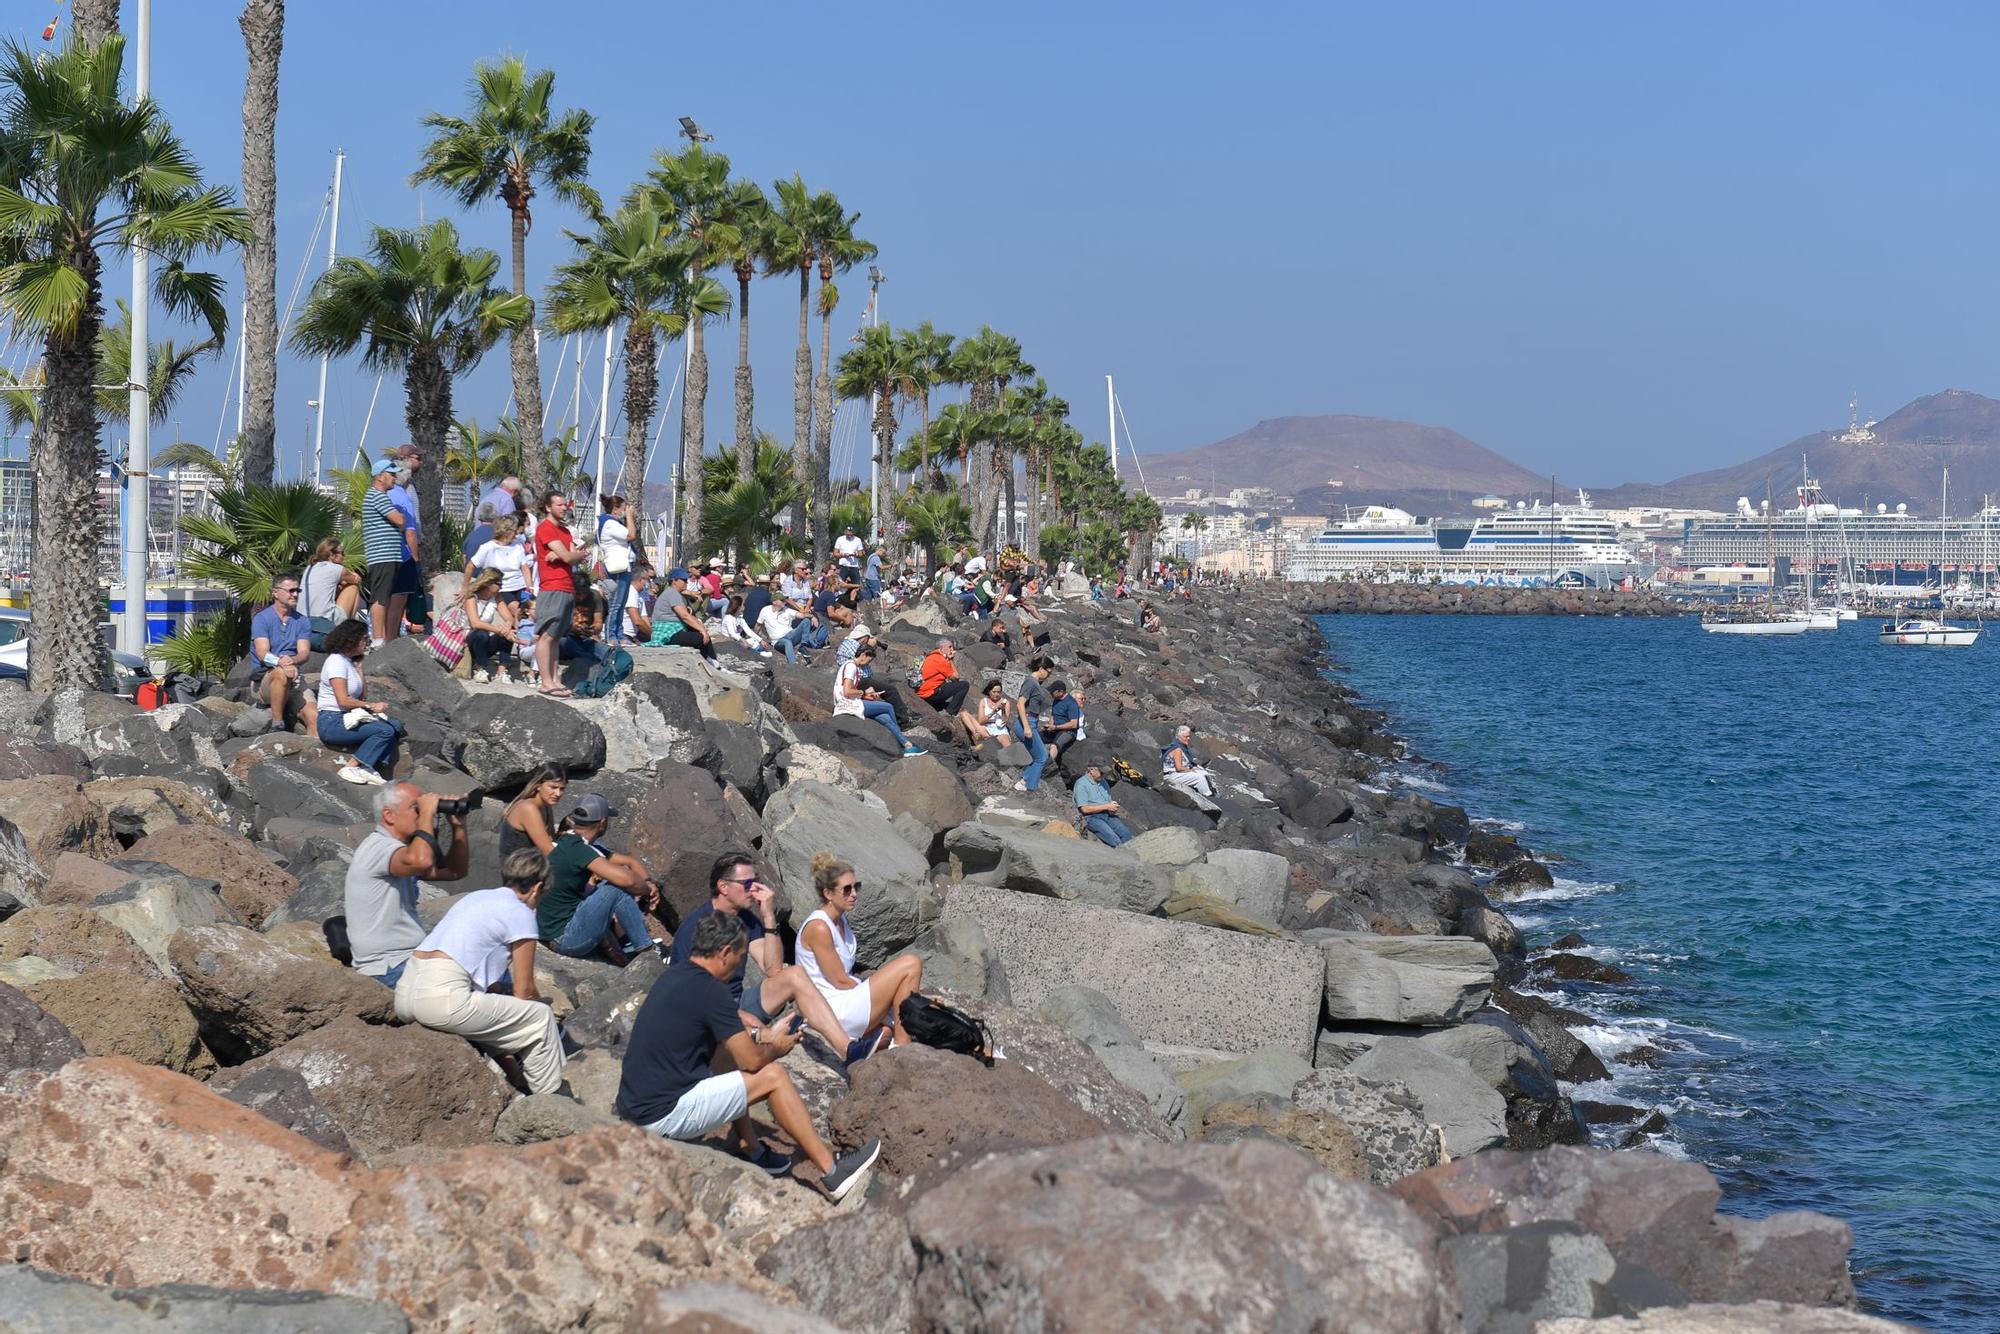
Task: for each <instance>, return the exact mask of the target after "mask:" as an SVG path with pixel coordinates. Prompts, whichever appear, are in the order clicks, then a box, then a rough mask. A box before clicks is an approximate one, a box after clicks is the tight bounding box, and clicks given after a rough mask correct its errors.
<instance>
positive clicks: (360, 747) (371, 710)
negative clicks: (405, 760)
mask: <svg viewBox="0 0 2000 1334" xmlns="http://www.w3.org/2000/svg"><path fill="white" fill-rule="evenodd" d="M367 656H368V622H366V621H342V622H341V623H340V624H339V625H336V626H334V627H333V629H331V630H329V631H327V633H326V661H325V662H323V663H321V664H320V669H319V701H318V703H319V724H318V728H319V739H320V740H321V741H322V742H324V743H325V744H326V745H329V746H338V747H342V748H346V747H349V746H351V747H353V748H354V754H353V755H351V756H350V757H349V758H348V760H347V763H346V764H344V765H342V766H341V769H340V776H341V777H342V778H344V779H346V780H347V781H348V782H350V783H363V784H367V783H381V782H385V781H387V779H388V776H389V774H390V772H391V771H392V770H393V769H395V767H396V748H397V747H398V746H399V745H401V744H402V740H403V725H402V724H401V723H399V722H397V721H396V720H395V719H394V718H391V717H389V716H388V713H389V706H388V705H387V704H380V703H369V702H367V701H365V700H363V699H362V698H361V697H362V696H363V695H364V694H366V693H367V691H368V683H367V681H366V680H364V679H363V677H362V675H361V660H362V659H363V658H365V657H367ZM350 714H351V715H354V718H353V721H352V722H351V723H350V722H349V721H348V718H349V715H350Z"/></svg>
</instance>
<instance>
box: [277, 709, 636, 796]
mask: <svg viewBox="0 0 2000 1334" xmlns="http://www.w3.org/2000/svg"><path fill="white" fill-rule="evenodd" d="M452 722H453V724H454V726H455V727H456V729H457V737H458V742H457V754H456V755H454V756H453V757H452V758H453V759H454V761H455V762H456V763H457V765H458V767H459V768H461V769H463V770H464V771H465V772H466V773H468V774H471V775H472V777H473V780H474V781H475V782H477V783H478V784H479V785H480V786H481V787H484V788H510V787H518V786H519V785H520V784H522V783H525V782H526V781H527V780H528V775H529V774H531V773H533V772H534V771H535V770H536V769H538V768H540V767H541V766H542V765H544V764H559V765H561V766H562V767H563V768H565V769H567V770H569V771H570V772H571V773H590V772H593V771H594V770H597V769H599V768H602V767H603V765H604V733H603V732H602V731H601V730H599V728H598V726H597V724H596V723H594V722H592V721H591V720H590V719H588V718H586V717H584V716H583V714H581V713H580V712H578V711H577V710H575V709H573V708H571V707H570V706H569V705H567V704H565V703H563V702H562V701H561V700H554V699H544V698H542V697H541V696H539V695H508V694H501V693H498V692H495V693H492V694H478V695H474V696H473V697H472V698H471V699H470V700H469V701H468V702H467V703H466V704H465V705H464V706H463V707H462V708H460V709H459V710H458V711H457V712H456V713H454V714H453V715H452ZM258 767H259V768H261V767H262V766H261V765H260V766H258Z"/></svg>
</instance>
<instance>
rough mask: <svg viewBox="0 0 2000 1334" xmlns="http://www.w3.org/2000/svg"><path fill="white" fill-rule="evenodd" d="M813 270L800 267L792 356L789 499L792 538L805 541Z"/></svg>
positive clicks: (809, 486) (809, 488)
mask: <svg viewBox="0 0 2000 1334" xmlns="http://www.w3.org/2000/svg"><path fill="white" fill-rule="evenodd" d="M812 370H813V359H812V269H811V268H810V267H808V266H801V267H800V269H799V350H798V355H797V356H796V357H794V358H793V359H792V476H793V477H794V478H795V479H797V481H798V484H799V494H798V499H796V500H794V501H793V502H792V537H793V538H794V539H795V540H797V541H801V542H802V541H804V540H805V534H806V500H807V499H808V497H810V496H811V495H812V474H813V466H812V465H813V452H812V448H813V447H812Z"/></svg>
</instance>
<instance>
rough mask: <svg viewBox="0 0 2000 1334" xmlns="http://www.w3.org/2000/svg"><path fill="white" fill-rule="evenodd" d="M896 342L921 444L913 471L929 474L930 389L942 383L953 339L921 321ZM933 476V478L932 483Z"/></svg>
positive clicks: (949, 363)
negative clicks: (914, 404) (914, 402)
mask: <svg viewBox="0 0 2000 1334" xmlns="http://www.w3.org/2000/svg"><path fill="white" fill-rule="evenodd" d="M896 341H897V342H898V343H900V344H901V345H902V348H903V386H904V393H905V394H906V395H907V396H908V397H910V398H912V399H914V400H916V404H917V430H918V435H917V439H918V440H919V441H920V442H922V444H921V445H920V447H919V449H918V451H917V456H918V457H917V468H918V469H920V470H923V471H930V470H931V460H930V449H929V440H928V437H929V435H930V429H931V390H933V389H935V388H937V387H938V386H939V385H941V384H943V383H944V382H945V378H946V373H947V372H948V370H949V369H950V366H951V352H952V344H953V343H954V342H955V341H956V340H955V339H954V338H953V337H952V336H951V335H950V334H948V333H941V332H939V331H938V330H937V329H935V328H933V327H931V322H930V321H929V320H925V321H924V322H923V323H922V324H919V325H918V326H917V327H916V328H914V329H904V330H902V331H901V332H900V333H898V334H897V335H896ZM936 476H937V475H936V474H934V475H933V479H934V480H935V478H936Z"/></svg>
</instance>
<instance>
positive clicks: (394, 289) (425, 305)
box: [292, 218, 541, 570]
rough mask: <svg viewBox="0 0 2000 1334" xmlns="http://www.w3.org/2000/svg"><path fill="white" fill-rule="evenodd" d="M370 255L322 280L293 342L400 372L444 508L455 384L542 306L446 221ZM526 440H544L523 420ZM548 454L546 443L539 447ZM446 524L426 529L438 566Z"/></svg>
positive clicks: (421, 483) (400, 231)
mask: <svg viewBox="0 0 2000 1334" xmlns="http://www.w3.org/2000/svg"><path fill="white" fill-rule="evenodd" d="M368 253H369V258H368V259H359V258H356V257H355V256H352V255H342V256H341V257H340V258H339V259H336V260H335V261H334V262H333V266H332V267H331V268H329V269H328V270H327V271H326V272H325V273H323V274H321V275H320V277H319V280H318V281H317V282H315V283H314V284H313V288H312V295H311V296H310V298H308V300H307V301H306V308H305V311H304V313H303V314H301V315H300V316H299V321H298V325H297V327H296V329H295V330H294V331H293V335H292V337H293V341H294V343H295V344H296V346H297V347H298V349H299V350H300V351H301V352H305V353H307V354H315V353H317V354H332V355H337V356H344V355H346V354H347V353H349V352H352V351H354V350H355V349H357V348H359V349H360V350H361V361H362V364H363V365H364V366H367V367H368V368H369V369H371V370H380V371H391V370H400V371H402V373H403V390H404V393H405V395H406V402H405V405H404V420H405V421H406V422H407V424H408V425H409V428H410V442H411V443H412V444H414V445H415V446H416V447H417V453H418V456H419V457H420V458H422V459H423V461H424V463H425V464H426V465H427V466H425V467H424V468H422V469H420V470H419V471H418V473H417V503H418V508H419V510H420V511H421V512H422V513H423V514H426V515H431V516H434V517H435V518H442V515H441V514H440V513H439V509H438V497H439V492H440V490H441V488H442V486H443V483H444V459H445V453H446V443H447V442H446V437H447V436H448V434H449V433H450V431H451V423H452V411H451V382H452V379H453V378H454V377H455V376H458V375H461V374H463V373H464V372H466V371H468V370H471V369H472V368H473V367H474V366H476V365H478V364H479V359H480V358H481V357H483V356H485V355H486V353H487V351H488V349H490V348H491V347H492V346H493V345H494V344H495V343H496V342H498V341H499V340H500V335H501V334H503V333H508V332H510V331H513V330H517V329H519V328H521V327H522V326H523V325H525V324H527V323H528V322H529V320H530V319H531V318H532V316H533V314H534V303H533V302H531V301H529V299H528V298H527V297H525V296H519V295H514V294H510V293H508V292H506V291H504V290H503V289H501V288H498V287H496V286H494V282H493V280H494V278H495V277H497V276H498V275H499V272H500V257H499V256H498V255H496V254H494V253H493V252H492V251H491V250H486V249H483V248H475V249H472V250H461V249H460V248H459V244H458V229H457V228H456V227H454V226H452V225H451V223H450V222H449V221H448V220H446V219H443V218H440V219H438V220H437V221H436V222H433V223H430V224H428V225H426V226H423V227H414V228H397V227H377V228H375V229H374V232H373V236H372V239H371V241H370V244H369V251H368ZM522 434H523V436H524V437H525V438H526V439H527V440H530V441H534V443H535V444H536V445H539V444H540V443H541V442H540V441H539V440H536V438H535V437H534V436H533V435H531V434H529V433H528V432H527V430H526V423H525V422H524V423H523V431H522ZM530 452H531V453H533V454H539V453H541V451H540V450H539V449H533V450H532V451H530ZM442 529H443V524H442V523H439V522H433V521H428V520H427V521H426V522H425V523H424V525H423V538H422V544H421V545H422V550H421V553H420V554H421V555H422V557H423V561H424V564H425V565H426V566H427V567H428V568H430V569H433V570H435V569H438V568H440V565H439V558H440V556H441V554H442V543H441V538H442V535H443V534H442Z"/></svg>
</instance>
